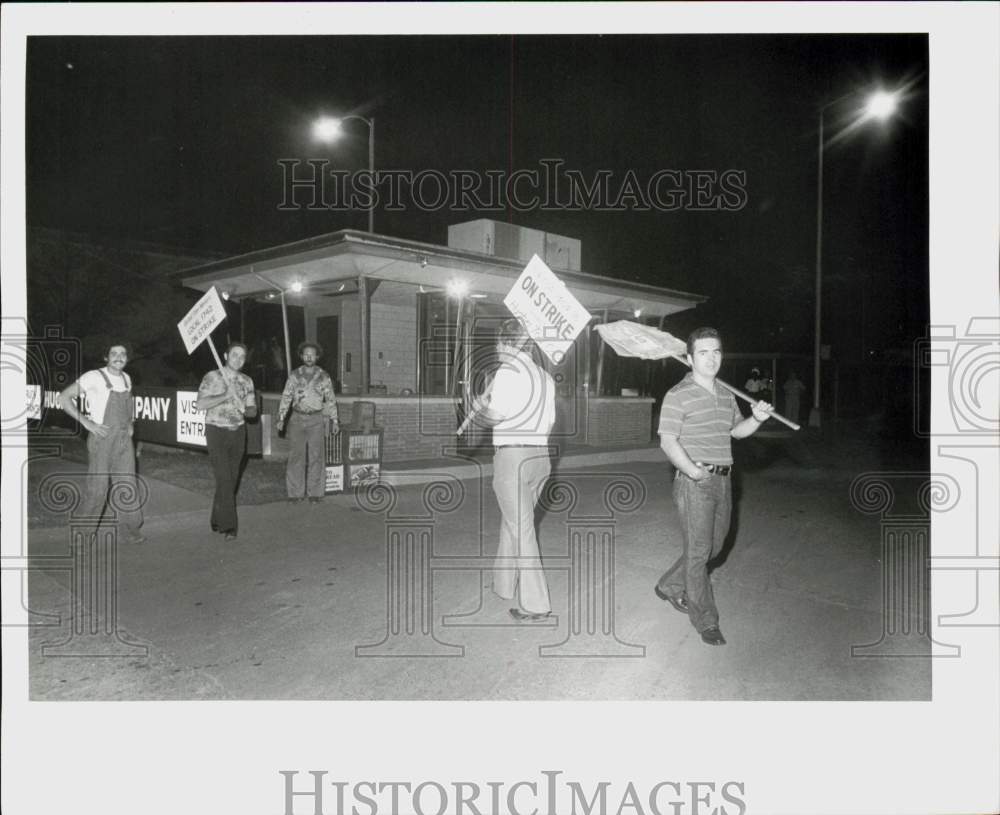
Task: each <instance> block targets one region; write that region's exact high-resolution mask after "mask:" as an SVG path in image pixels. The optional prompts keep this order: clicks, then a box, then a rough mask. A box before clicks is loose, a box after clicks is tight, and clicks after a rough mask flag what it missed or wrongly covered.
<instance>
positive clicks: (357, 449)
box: [324, 401, 382, 494]
mask: <svg viewBox="0 0 1000 815" xmlns="http://www.w3.org/2000/svg"><path fill="white" fill-rule="evenodd" d="M324 446H325V453H326V490H325V491H326V493H327V494H331V493H339V492H344V490H347V489H354V488H355V487H360V486H364V485H365V484H372V483H375V482H377V481H378V480H379V477H380V475H381V473H382V428H381V427H378V426H376V424H375V403H374V402H366V401H359V402H355V403H354V405H353V407H352V414H351V421H350V422H349V423H348V424H343V425H341V426H340V430H339V431H338V432H337V433H330V434H328V435H327V437H326V443H325V445H324Z"/></svg>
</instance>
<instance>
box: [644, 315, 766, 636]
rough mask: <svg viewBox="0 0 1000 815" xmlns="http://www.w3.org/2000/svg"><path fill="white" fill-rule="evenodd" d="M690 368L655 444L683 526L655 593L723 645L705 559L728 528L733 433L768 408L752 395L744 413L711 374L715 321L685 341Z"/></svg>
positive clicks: (753, 424) (664, 412) (667, 400)
mask: <svg viewBox="0 0 1000 815" xmlns="http://www.w3.org/2000/svg"><path fill="white" fill-rule="evenodd" d="M687 358H688V363H689V364H690V365H691V371H690V373H688V374H687V375H686V376H685V377H684V379H683V380H681V381H680V382H679V383H678V384H677V385H675V386H674V387H673V388H671V389H670V391H669V392H668V393H667V395H666V396H665V397H664V398H663V407H662V408H661V409H660V427H659V434H660V447H662V448H663V452H664V453H666V454H667V457H668V458H669V459H670V461H671V463H672V464H673V465H674V467H676V468H677V474H676V477H675V479H674V503H675V504H676V505H677V512H678V514H679V515H680V519H681V529H682V530H683V532H684V551H683V552H682V553H681V556H680V557H679V558H678V559H677V561H676V562H675V563H674V564H673V566H671V567H670V568H669V569H667V571H666V572H664V573H663V576H662V577H661V578H660V579H659V581H658V582H657V584H656V594H657V596H658V597H660V599H662V600H666V601H667V602H669V603H670V604H671V605H672V606H673V607H674V608H676V609H677V610H678V611H682V612H684V613H685V614H687V615H688V618H689V619H690V620H691V624H692V625H693V626H694V627H695V629H696V630H697V631H698V633H699V634H701V638H702V640H703V641H704V642H705V643H707V644H708V645H725V644H726V640H725V638H724V637H723V636H722V632H721V631H720V630H719V610H718V609H717V608H716V607H715V597H714V596H713V595H712V583H711V581H710V580H709V578H708V562H709V561H710V560H711V559H712V558H713V557H714V556H715V555H717V554H718V553H719V551H720V550H721V549H722V542H723V541H724V540H725V537H726V533H727V532H728V531H729V518H730V515H731V513H732V507H733V493H732V486H731V481H730V478H729V473H730V471H731V469H732V466H733V452H732V445H731V440H732V439H744V438H746V437H747V436H749V435H751V434H753V433H755V432H756V431H757V429H758V428H759V427H760V426H761V424H762V423H763V422H765V421H766V420H767V418H768V415H769V414H770V412H771V410H772V409H773V408H772V406H771V405H770V404H768V403H767V402H755V403H754V404H753V412H752V415H750V416H748V417H747V418H746V419H744V418H743V416H742V414H741V413H740V411H739V409H738V408H737V407H736V399H735V398H734V397H733V395H732V394H731V393H730V392H729V391H727V390H726V389H725V388H723V387H722V386H721V385H719V384H718V383H717V382H716V381H715V378H716V376H717V375H718V373H719V368H720V367H721V365H722V338H721V337H720V336H719V332H718V331H716V330H715V329H714V328H697V329H695V330H694V331H692V332H691V335H690V336H689V337H688V341H687Z"/></svg>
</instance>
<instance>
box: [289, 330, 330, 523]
mask: <svg viewBox="0 0 1000 815" xmlns="http://www.w3.org/2000/svg"><path fill="white" fill-rule="evenodd" d="M298 351H299V358H300V359H301V360H302V365H300V366H299V367H298V368H296V369H295V370H294V371H292V373H291V375H290V376H289V377H288V382H287V383H285V390H284V392H283V393H282V394H281V403H280V404H279V405H278V432H279V433H280V432H281V430H282V428H283V427H284V426H285V420H286V419H287V420H288V440H289V442H290V443H291V445H290V448H289V451H288V465H287V466H286V468H285V487H286V489H287V491H288V500H289V501H290V502H291V503H293V504H297V503H299V502H301V501H302V500H304V499H305V498H306V496H307V495H308V497H309V503H311V504H318V503H319V502H320V501H322V500H323V495H324V494H325V493H326V466H325V465H326V451H325V447H324V439H325V437H326V436H329V435H331V434H336V432H337V430H338V429H339V423H338V420H337V397H336V395H335V394H334V392H333V380H332V379H330V374H328V373H327V372H326V371H324V370H323V369H322V368H320V367H319V366H318V365H317V364H316V363H317V362H318V361H319V359H320V357H322V356H323V348H322V347H321V346H320V344H319V343H317V342H309V341H308V340H307V341H306V342H303V343H300V344H299V348H298Z"/></svg>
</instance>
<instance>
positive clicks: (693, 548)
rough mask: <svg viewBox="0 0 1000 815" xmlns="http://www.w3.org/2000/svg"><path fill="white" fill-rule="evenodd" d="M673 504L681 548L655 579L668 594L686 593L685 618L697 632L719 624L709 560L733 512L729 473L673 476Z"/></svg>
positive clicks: (679, 594) (674, 595)
mask: <svg viewBox="0 0 1000 815" xmlns="http://www.w3.org/2000/svg"><path fill="white" fill-rule="evenodd" d="M674 503H675V504H676V505H677V512H678V514H679V515H680V519H681V531H682V532H683V533H684V551H683V552H682V553H681V556H680V557H679V558H678V559H677V561H676V562H675V563H674V565H673V566H671V567H670V568H669V569H667V571H666V572H664V573H663V576H662V577H661V578H660V580H659V582H658V584H657V585H658V586H659V589H660V591H662V592H663V593H664V594H668V595H670V596H671V597H679V596H681V595H682V594H686V595H687V604H688V617H689V618H690V620H691V624H692V625H693V626H694V627H695V629H697V630H698V631H699V632H701V631H704V630H705V629H706V628H712V627H715V626H718V624H719V610H718V609H717V608H716V607H715V596H714V595H713V594H712V583H711V581H710V580H709V579H708V562H709V561H710V560H711V559H712V558H713V557H715V556H716V555H717V554H719V552H720V551H721V550H722V544H723V541H725V539H726V534H727V533H728V532H729V519H730V516H731V515H732V511H733V490H732V481H731V480H730V478H729V476H725V475H714V474H710V475H709V476H708V477H707V478H705V479H702V480H701V481H693V480H691V479H690V478H688V477H687V476H686V475H684V474H683V473H681V472H678V473H677V477H676V478H675V479H674Z"/></svg>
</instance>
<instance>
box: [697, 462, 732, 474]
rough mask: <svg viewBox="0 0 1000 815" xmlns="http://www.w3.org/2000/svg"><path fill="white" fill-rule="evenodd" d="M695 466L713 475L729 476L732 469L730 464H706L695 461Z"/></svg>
mask: <svg viewBox="0 0 1000 815" xmlns="http://www.w3.org/2000/svg"><path fill="white" fill-rule="evenodd" d="M695 464H697V465H698V466H699V467H701V468H702V469H703V470H707V471H708V472H710V473H713V474H715V475H729V473H730V471H731V470H732V469H733V467H732V465H731V464H706V463H705V462H704V461H696V462H695Z"/></svg>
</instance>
